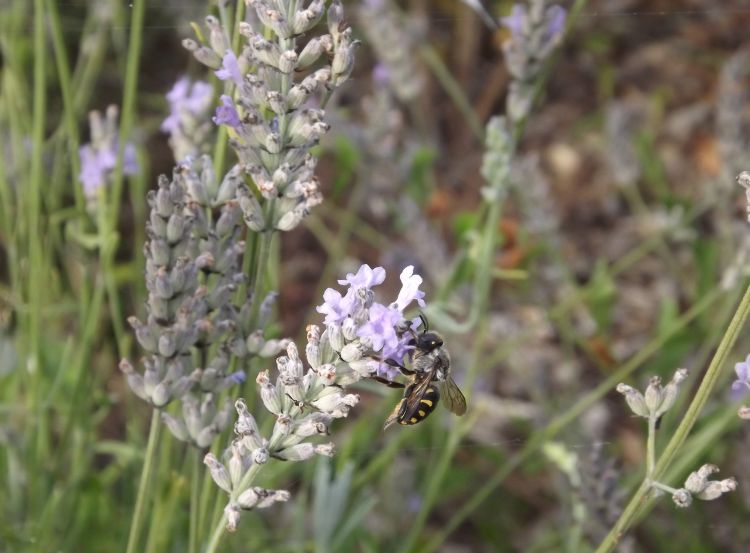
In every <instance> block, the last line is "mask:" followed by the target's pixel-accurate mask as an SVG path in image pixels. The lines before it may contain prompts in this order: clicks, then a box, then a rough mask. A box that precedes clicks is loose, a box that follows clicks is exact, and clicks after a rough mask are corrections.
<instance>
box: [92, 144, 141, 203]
mask: <svg viewBox="0 0 750 553" xmlns="http://www.w3.org/2000/svg"><path fill="white" fill-rule="evenodd" d="M78 155H79V157H80V159H81V173H80V174H79V175H78V178H79V180H80V181H81V184H83V192H84V194H85V195H86V196H87V197H94V196H96V191H97V190H98V189H99V188H100V187H102V186H104V185H105V184H106V183H107V179H108V178H109V176H110V174H111V172H112V171H113V170H114V168H115V165H117V143H116V142H114V143H113V144H112V145H111V146H108V145H106V144H105V145H103V146H102V147H100V148H95V147H94V145H92V144H85V145H83V146H81V148H80V149H79V150H78ZM122 172H123V174H125V175H135V174H137V173H138V159H137V156H136V152H135V146H133V144H130V143H127V144H125V152H124V156H123V160H122Z"/></svg>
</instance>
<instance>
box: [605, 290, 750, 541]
mask: <svg viewBox="0 0 750 553" xmlns="http://www.w3.org/2000/svg"><path fill="white" fill-rule="evenodd" d="M748 313H750V287H748V288H747V289H746V290H745V295H744V296H743V297H742V300H741V301H740V305H739V306H738V307H737V311H735V313H734V317H732V321H731V322H730V323H729V327H728V328H727V331H726V333H725V334H724V337H723V338H722V339H721V342H720V343H719V347H718V348H717V350H716V353H715V354H714V357H713V359H712V360H711V363H710V364H709V366H708V370H707V371H706V374H705V376H704V377H703V380H702V381H701V384H700V386H699V387H698V391H697V392H696V393H695V397H694V398H693V401H692V402H690V405H689V406H688V409H687V412H686V413H685V417H684V418H683V419H682V422H680V424H679V426H678V427H677V429H676V430H675V432H674V434H673V435H672V438H671V439H670V440H669V443H668V444H667V446H666V447H665V448H664V453H663V454H662V455H661V457H659V461H658V462H657V463H656V467H655V469H654V476H653V477H654V478H655V479H656V478H659V477H660V476H661V475H662V474H663V473H664V472H665V471H666V470H667V469H668V468H669V466H670V463H671V462H672V460H673V459H674V457H675V455H676V454H677V451H678V450H679V448H680V447H681V446H682V444H683V443H684V442H685V439H686V438H687V436H688V434H689V432H690V430H691V429H692V428H693V426H694V425H695V422H696V421H697V420H698V415H699V414H700V412H701V410H702V409H703V406H704V405H705V404H706V401H707V400H708V396H709V394H710V393H711V391H712V390H713V388H714V386H715V385H716V381H717V380H718V378H719V374H720V373H721V369H722V367H723V366H724V363H725V362H726V360H727V357H728V356H729V353H730V351H731V350H732V347H734V344H735V342H736V341H737V336H738V335H739V332H740V330H741V329H742V327H743V326H744V324H745V320H746V319H747V316H748ZM647 492H648V486H647V485H645V484H642V485H641V486H640V487H639V488H638V490H637V491H636V493H635V494H634V495H633V497H632V499H631V500H630V503H628V505H627V506H626V507H625V510H624V511H623V512H622V514H621V515H620V518H619V519H618V520H617V522H616V523H615V525H614V526H613V527H612V529H611V530H610V531H609V534H607V536H606V537H605V538H604V540H603V541H602V542H601V544H599V547H598V548H597V550H596V553H606V552H608V551H612V550H613V549H614V547H615V546H616V545H617V542H618V541H619V540H620V538H621V537H622V535H623V534H624V533H625V532H626V531H627V530H628V528H629V527H630V525H631V523H632V522H633V520H634V519H635V518H636V517H637V516H638V514H639V512H640V510H641V509H642V507H643V505H644V504H645V498H646V494H647Z"/></svg>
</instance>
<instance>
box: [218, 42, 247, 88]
mask: <svg viewBox="0 0 750 553" xmlns="http://www.w3.org/2000/svg"><path fill="white" fill-rule="evenodd" d="M214 74H215V75H216V76H217V77H218V78H219V79H220V80H222V81H228V80H231V81H232V82H233V83H234V84H236V85H237V86H242V73H241V72H240V64H239V62H238V61H237V56H236V55H235V54H234V52H232V51H231V50H227V51H226V53H225V54H224V58H222V60H221V69H219V70H218V71H215V72H214Z"/></svg>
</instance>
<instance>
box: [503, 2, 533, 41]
mask: <svg viewBox="0 0 750 553" xmlns="http://www.w3.org/2000/svg"><path fill="white" fill-rule="evenodd" d="M526 20H527V16H526V8H524V7H523V5H521V4H513V8H512V9H511V11H510V15H508V16H506V17H501V18H500V24H501V25H502V26H503V27H505V28H506V29H508V30H509V31H510V34H511V36H512V37H513V38H516V37H519V36H521V35H522V34H523V28H524V25H526Z"/></svg>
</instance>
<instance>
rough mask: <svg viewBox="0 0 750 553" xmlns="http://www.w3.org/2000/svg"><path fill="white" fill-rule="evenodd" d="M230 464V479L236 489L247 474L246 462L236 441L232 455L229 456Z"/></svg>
mask: <svg viewBox="0 0 750 553" xmlns="http://www.w3.org/2000/svg"><path fill="white" fill-rule="evenodd" d="M228 465H229V467H228V468H229V470H228V472H229V479H230V481H231V482H232V489H234V488H235V487H236V486H237V485H238V484H239V483H240V480H242V477H243V476H244V475H245V462H244V461H243V459H242V454H241V449H240V446H239V445H238V444H236V443H233V444H232V456H231V457H230V458H229V463H228Z"/></svg>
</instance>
